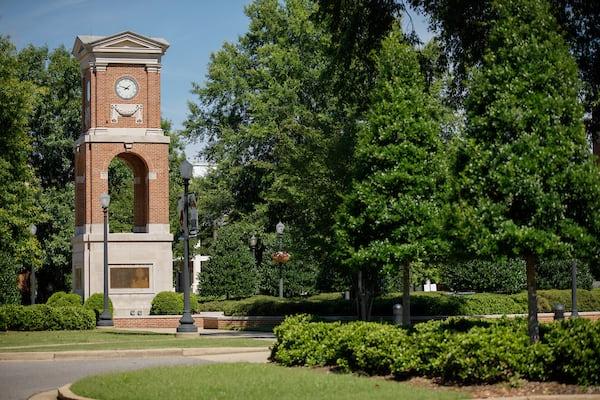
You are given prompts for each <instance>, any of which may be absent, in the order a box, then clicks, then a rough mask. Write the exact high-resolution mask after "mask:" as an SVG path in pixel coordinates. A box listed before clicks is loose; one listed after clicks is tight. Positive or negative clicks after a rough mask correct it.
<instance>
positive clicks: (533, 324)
mask: <svg viewBox="0 0 600 400" xmlns="http://www.w3.org/2000/svg"><path fill="white" fill-rule="evenodd" d="M525 263H526V265H527V305H528V307H527V308H528V318H527V327H528V331H529V339H530V340H531V342H532V343H535V342H538V341H539V340H540V329H539V325H538V317H537V314H538V309H537V288H536V277H535V269H536V263H537V260H536V258H535V257H534V256H533V254H528V255H526V256H525Z"/></svg>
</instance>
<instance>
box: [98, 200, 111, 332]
mask: <svg viewBox="0 0 600 400" xmlns="http://www.w3.org/2000/svg"><path fill="white" fill-rule="evenodd" d="M109 204H110V195H109V194H108V193H102V194H101V195H100V206H101V207H102V212H103V214H104V308H103V310H102V314H100V317H98V322H97V323H96V326H113V320H112V315H111V314H110V310H109V308H108V205H109Z"/></svg>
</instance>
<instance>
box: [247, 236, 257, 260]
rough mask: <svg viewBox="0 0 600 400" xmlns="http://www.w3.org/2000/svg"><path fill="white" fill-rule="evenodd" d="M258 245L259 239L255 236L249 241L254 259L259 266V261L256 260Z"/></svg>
mask: <svg viewBox="0 0 600 400" xmlns="http://www.w3.org/2000/svg"><path fill="white" fill-rule="evenodd" d="M257 244H258V239H257V238H256V236H255V235H254V234H253V235H252V236H251V237H250V239H248V245H249V246H250V248H251V249H252V257H254V261H255V262H256V263H257V264H258V260H257V259H256V245H257Z"/></svg>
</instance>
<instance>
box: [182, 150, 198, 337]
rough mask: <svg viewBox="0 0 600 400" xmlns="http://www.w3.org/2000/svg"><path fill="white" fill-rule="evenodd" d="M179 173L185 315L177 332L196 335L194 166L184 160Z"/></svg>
mask: <svg viewBox="0 0 600 400" xmlns="http://www.w3.org/2000/svg"><path fill="white" fill-rule="evenodd" d="M179 172H180V173H181V177H182V178H183V315H182V316H181V319H180V320H179V326H178V327H177V332H179V333H195V332H198V327H197V326H196V325H195V324H194V319H193V318H192V313H191V310H190V269H189V266H190V265H189V264H190V232H189V227H188V220H189V215H188V212H189V210H188V189H189V186H190V179H192V175H193V172H194V166H193V165H192V164H191V163H190V162H189V161H188V160H183V162H182V163H181V165H180V166H179Z"/></svg>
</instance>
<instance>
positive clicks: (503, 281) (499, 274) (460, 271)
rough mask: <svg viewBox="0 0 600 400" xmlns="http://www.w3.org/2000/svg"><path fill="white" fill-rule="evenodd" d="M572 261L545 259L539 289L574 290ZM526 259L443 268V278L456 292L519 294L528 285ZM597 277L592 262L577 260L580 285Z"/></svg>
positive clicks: (588, 284)
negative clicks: (594, 274)
mask: <svg viewBox="0 0 600 400" xmlns="http://www.w3.org/2000/svg"><path fill="white" fill-rule="evenodd" d="M572 263H573V261H572V260H541V261H540V263H539V264H538V266H537V271H536V274H537V287H538V289H570V288H571V266H572ZM525 272H526V268H525V261H523V260H520V259H508V260H506V259H500V260H497V261H485V260H471V261H467V262H459V263H453V264H447V265H442V266H441V267H440V274H441V280H442V281H443V282H444V283H445V284H446V285H447V286H448V287H449V288H450V289H451V290H453V291H476V292H495V293H518V292H520V291H522V290H525V289H526V288H527V285H526V277H525ZM593 281H594V278H593V276H592V274H591V272H590V268H589V266H588V265H586V264H584V263H582V262H580V261H578V262H577V287H578V288H581V289H591V288H592V283H593Z"/></svg>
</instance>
